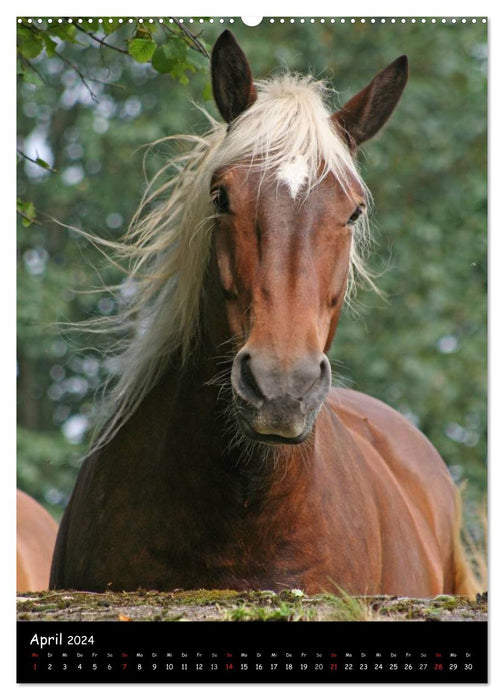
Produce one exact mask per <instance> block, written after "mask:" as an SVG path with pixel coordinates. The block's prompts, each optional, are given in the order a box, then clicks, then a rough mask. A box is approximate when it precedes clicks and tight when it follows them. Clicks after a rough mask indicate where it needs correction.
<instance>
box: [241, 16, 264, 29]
mask: <svg viewBox="0 0 504 700" xmlns="http://www.w3.org/2000/svg"><path fill="white" fill-rule="evenodd" d="M241 21H242V22H243V24H246V25H247V27H257V25H258V24H261V22H262V17H242V18H241Z"/></svg>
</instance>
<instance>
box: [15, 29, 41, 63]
mask: <svg viewBox="0 0 504 700" xmlns="http://www.w3.org/2000/svg"><path fill="white" fill-rule="evenodd" d="M17 44H18V49H19V52H20V53H21V55H22V56H23V57H24V58H35V57H36V56H38V55H39V54H40V53H41V51H42V49H43V48H44V42H43V41H42V37H41V35H40V34H39V33H38V32H36V31H31V30H30V29H26V27H18V31H17Z"/></svg>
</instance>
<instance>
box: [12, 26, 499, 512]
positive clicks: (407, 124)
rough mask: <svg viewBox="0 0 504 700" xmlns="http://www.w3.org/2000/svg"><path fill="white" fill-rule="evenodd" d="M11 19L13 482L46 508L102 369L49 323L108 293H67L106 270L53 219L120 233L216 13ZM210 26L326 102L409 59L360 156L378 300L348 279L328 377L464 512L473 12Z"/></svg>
mask: <svg viewBox="0 0 504 700" xmlns="http://www.w3.org/2000/svg"><path fill="white" fill-rule="evenodd" d="M108 19H111V20H113V21H112V22H108ZM86 23H87V19H86ZM25 24H26V21H25V20H24V21H23V24H22V26H20V27H19V43H18V51H19V64H18V72H19V78H20V83H19V92H18V97H19V110H18V114H19V117H18V127H19V137H18V153H19V178H18V211H19V212H20V216H19V223H20V226H19V231H18V246H19V248H18V249H19V257H18V312H19V324H18V382H19V391H18V412H19V424H20V426H21V427H20V431H19V439H18V454H19V469H18V474H19V484H20V486H21V487H22V488H25V489H26V490H27V491H28V492H30V493H31V494H32V495H34V496H35V497H36V498H37V499H38V500H39V501H41V502H42V503H44V504H45V505H46V506H49V507H50V508H51V509H52V511H53V512H54V513H56V514H58V513H60V512H61V510H62V508H63V506H64V504H65V502H66V500H67V498H68V495H69V492H70V490H71V486H72V483H73V480H74V478H75V475H76V470H77V467H78V460H79V456H81V455H83V454H84V452H85V449H86V441H87V437H88V431H89V429H90V427H91V425H92V422H93V415H94V412H95V410H96V405H97V400H96V397H95V393H96V391H97V389H98V387H99V386H100V384H101V382H102V380H103V379H104V377H105V376H106V375H107V373H108V372H109V371H111V370H113V365H112V363H111V360H110V359H108V358H107V356H106V355H105V354H104V353H103V350H102V349H101V348H95V347H93V343H94V341H93V339H92V338H91V339H90V338H81V337H79V336H78V335H75V334H73V333H68V334H62V333H61V329H59V328H58V327H57V326H56V325H55V323H56V322H62V321H63V322H64V321H71V322H73V321H78V320H80V319H82V318H88V317H89V316H94V315H98V316H100V315H102V316H103V315H108V314H111V313H113V312H114V309H115V303H116V301H115V299H114V297H113V295H107V294H105V293H103V292H90V293H83V290H92V289H94V288H95V289H96V288H97V287H98V286H100V285H101V284H102V283H103V282H105V283H106V284H114V283H116V282H118V281H119V280H120V276H119V273H118V271H117V270H116V269H114V268H113V267H112V266H110V265H108V264H107V261H106V260H105V259H104V258H103V257H102V256H100V255H99V254H98V253H97V251H96V250H94V248H93V247H92V246H91V244H90V243H89V242H87V241H86V240H85V239H84V238H82V237H80V236H79V235H78V234H76V233H74V232H73V231H72V229H71V228H68V227H76V228H83V229H85V230H88V231H92V232H95V233H97V234H100V235H102V236H104V237H109V238H112V239H114V238H116V237H118V236H120V235H121V234H122V233H123V232H124V230H125V228H126V226H127V223H128V221H129V219H130V218H131V216H132V214H133V212H134V211H135V209H136V207H137V204H138V202H139V199H140V196H141V194H142V191H143V189H144V186H145V177H147V178H148V177H149V176H151V175H152V174H153V173H154V172H155V171H156V170H158V169H159V167H161V165H162V164H163V163H164V162H165V161H166V158H168V157H169V155H170V154H169V152H168V150H167V147H166V146H159V147H157V148H155V149H153V150H152V151H151V153H150V156H149V158H148V159H147V161H146V164H145V172H143V156H144V153H145V151H144V149H141V148H139V147H140V146H143V145H145V144H148V143H151V142H153V141H156V140H157V139H160V138H162V137H163V136H166V135H169V134H174V133H186V132H198V131H201V129H204V128H205V118H204V117H203V116H202V114H201V112H200V111H199V110H198V109H196V108H195V106H194V104H193V103H192V102H191V100H194V101H195V102H197V103H200V104H203V105H204V107H205V108H206V109H207V110H208V111H210V112H211V113H212V114H213V115H214V116H217V115H216V111H215V108H214V106H213V104H212V103H211V102H210V101H209V100H210V97H211V95H210V91H209V88H208V84H209V82H208V81H209V76H208V60H207V58H206V57H205V51H206V50H207V47H211V45H212V44H213V42H214V40H215V38H216V37H217V36H218V34H219V33H220V31H222V28H223V26H222V25H220V24H219V23H217V22H215V23H213V24H212V23H210V22H209V21H208V20H205V21H203V22H198V21H195V22H194V24H191V25H190V24H188V23H187V22H186V23H185V25H184V26H185V29H181V28H180V26H179V25H175V24H173V23H172V24H170V23H169V19H168V18H166V19H165V26H164V28H161V27H160V26H158V25H156V24H149V22H148V20H144V21H143V24H142V25H141V26H140V24H139V23H138V22H134V23H133V24H128V23H127V21H126V20H125V22H123V23H120V22H119V21H118V18H105V21H104V23H103V24H102V25H98V23H97V21H96V20H95V23H94V24H91V25H88V24H86V26H85V31H82V29H78V28H77V29H76V25H75V24H74V27H73V29H71V28H69V25H68V24H65V25H63V26H60V27H52V28H51V27H50V26H49V23H47V22H44V23H43V24H42V25H38V30H37V31H35V32H34V31H33V27H32V29H26V27H25ZM226 26H230V28H231V29H232V30H233V32H234V33H235V35H236V37H237V39H238V40H239V42H240V43H241V45H242V47H243V49H244V51H245V53H246V54H247V56H248V57H249V60H250V63H251V66H252V69H253V71H254V74H255V76H256V77H265V76H267V75H269V74H271V73H272V72H274V71H276V70H278V69H279V68H280V69H282V68H284V67H287V68H289V69H291V70H294V71H299V72H302V73H306V72H311V73H312V74H313V75H315V76H316V77H319V78H324V79H326V80H327V81H328V82H329V84H330V85H331V86H332V87H334V88H335V89H337V90H338V91H339V92H338V94H337V95H335V100H334V101H335V105H341V104H343V103H344V102H345V101H346V100H347V99H349V98H350V97H351V96H352V95H353V94H355V92H357V91H358V90H360V89H361V88H362V87H364V85H365V84H367V83H368V82H369V80H370V79H371V78H372V76H373V75H374V74H375V73H376V72H377V71H378V70H380V69H382V68H383V67H385V66H386V65H387V64H388V63H390V62H391V61H392V60H394V59H395V58H396V57H397V56H399V55H401V54H404V53H406V54H407V55H408V57H409V61H410V67H411V73H410V80H409V84H408V86H407V88H406V91H405V94H404V97H403V99H402V101H401V103H400V104H399V107H398V108H397V111H396V112H395V114H394V115H393V117H392V119H391V121H390V123H389V125H388V126H387V127H386V129H385V130H384V132H383V133H382V134H381V135H379V136H378V137H377V138H376V139H375V140H373V141H372V142H371V143H370V144H369V145H366V147H365V149H364V151H363V153H362V154H361V158H360V161H361V167H362V171H363V174H364V177H365V179H366V181H367V184H368V185H369V187H370V190H371V192H372V193H373V197H374V211H373V214H372V223H373V230H374V231H375V233H376V238H377V244H376V245H375V246H374V247H373V253H372V256H371V262H372V266H373V267H374V269H375V270H376V271H378V272H379V273H380V274H379V277H378V284H379V286H380V288H381V289H382V290H383V292H384V293H385V294H386V301H383V300H380V299H379V298H377V296H376V295H375V294H373V293H371V292H370V291H361V292H360V293H359V296H358V299H357V309H358V314H355V313H354V312H352V311H350V312H349V313H347V314H346V316H345V317H344V318H343V319H342V320H341V322H340V326H339V329H338V332H337V335H336V339H335V342H334V345H333V348H332V351H331V359H332V361H333V365H334V368H335V370H336V373H337V375H338V376H339V377H340V378H341V382H342V383H343V384H344V385H346V386H351V387H352V388H355V389H358V390H360V391H364V392H366V393H368V394H371V395H373V396H376V397H378V398H380V399H382V400H384V401H385V402H386V403H388V404H390V405H392V406H394V407H395V408H396V409H398V410H399V411H401V412H402V413H404V414H405V415H407V416H408V417H409V418H410V419H411V420H412V421H413V422H414V423H415V424H417V425H418V427H419V428H420V429H421V430H422V431H424V432H425V433H426V434H427V435H428V437H429V438H430V439H431V440H432V442H433V443H434V445H435V446H436V447H437V449H438V450H439V451H440V453H441V454H442V456H443V458H444V459H445V460H446V462H447V464H448V465H449V467H450V469H451V472H452V474H453V476H454V478H455V479H456V480H457V481H459V482H460V481H463V480H465V479H468V481H469V488H468V492H467V499H468V506H467V508H468V511H467V512H468V514H469V516H471V514H472V513H473V511H475V510H476V507H477V506H478V505H479V503H480V501H481V499H482V498H483V496H484V493H485V489H486V468H485V462H486V433H485V431H486V352H487V350H486V279H487V271H486V224H487V210H486V117H487V113H486V47H487V44H486V26H485V25H483V24H481V22H478V23H476V24H472V23H470V22H468V23H466V24H462V23H461V22H460V21H459V22H458V23H456V24H450V23H447V24H446V25H442V24H440V23H437V24H436V25H432V24H421V23H420V21H419V20H418V21H417V22H416V23H414V24H413V23H411V22H407V23H406V24H396V25H392V24H391V23H390V22H386V23H384V24H382V23H380V22H379V21H377V22H376V23H375V24H371V23H369V22H367V23H366V24H361V23H357V24H350V22H348V21H347V22H346V23H345V24H341V23H340V22H339V20H337V21H336V22H335V23H334V24H331V23H330V22H329V20H326V22H325V23H324V24H322V23H319V22H318V23H315V24H304V25H303V24H300V23H299V22H296V23H294V24H291V23H284V24H280V23H279V22H278V21H277V22H275V23H274V24H270V23H268V22H267V21H265V20H263V23H262V24H261V25H260V27H255V28H249V27H246V26H243V25H242V24H241V22H240V21H239V20H236V22H235V23H234V24H233V25H232V26H231V25H229V24H226ZM56 29H57V30H58V31H55V30H56ZM187 30H189V31H190V32H192V34H193V35H194V36H196V35H197V42H198V43H201V46H202V47H203V48H204V49H205V51H201V50H200V49H198V48H197V46H196V48H195V46H194V45H192V43H191V40H190V38H189V37H188V35H187V33H186V32H187ZM173 32H175V33H173ZM107 44H110V45H113V46H115V47H116V48H110V47H109V46H107ZM33 76H36V78H34V77H33ZM37 161H40V162H37ZM54 171H55V172H54ZM55 219H57V220H58V221H59V222H62V223H63V224H65V226H62V225H61V224H60V223H58V222H57V221H56V220H55ZM32 221H35V223H31V222H32ZM26 224H28V225H26Z"/></svg>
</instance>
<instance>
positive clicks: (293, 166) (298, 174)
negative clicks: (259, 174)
mask: <svg viewBox="0 0 504 700" xmlns="http://www.w3.org/2000/svg"><path fill="white" fill-rule="evenodd" d="M278 177H279V179H280V180H281V181H282V182H285V184H286V185H288V186H289V190H290V194H291V197H292V199H296V197H297V195H298V192H299V190H300V189H301V187H302V186H303V183H304V181H305V180H306V178H307V177H308V163H307V162H306V159H305V158H303V156H296V157H295V158H293V160H290V161H289V162H288V163H284V165H282V167H281V168H279V169H278Z"/></svg>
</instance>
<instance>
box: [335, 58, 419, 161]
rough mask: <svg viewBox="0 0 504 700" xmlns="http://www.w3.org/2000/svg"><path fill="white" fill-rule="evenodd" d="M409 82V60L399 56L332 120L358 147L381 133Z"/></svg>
mask: <svg viewBox="0 0 504 700" xmlns="http://www.w3.org/2000/svg"><path fill="white" fill-rule="evenodd" d="M407 80H408V58H407V56H400V57H399V58H397V59H396V60H395V61H394V62H393V63H391V64H390V65H389V66H387V67H386V68H384V70H382V71H381V72H380V73H377V75H375V77H374V78H373V80H372V81H371V82H370V83H369V85H368V86H367V87H365V88H364V90H361V91H360V92H359V93H357V95H355V96H354V97H352V99H351V100H349V101H348V102H347V103H346V104H345V105H344V106H343V107H342V108H341V109H340V110H339V111H337V112H335V114H333V116H332V119H333V121H334V122H335V123H336V124H337V125H338V127H340V128H342V129H343V131H344V133H345V136H346V137H347V139H348V141H349V144H350V147H351V148H356V147H357V146H359V145H360V144H361V143H363V142H364V141H367V139H369V138H371V137H372V136H374V135H375V134H376V132H377V131H379V130H380V129H381V128H382V126H383V125H384V124H385V122H386V121H387V119H388V118H389V117H390V115H391V114H392V112H393V111H394V108H395V106H396V104H397V103H398V102H399V98H400V97H401V95H402V92H403V90H404V87H405V85H406V81H407Z"/></svg>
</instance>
